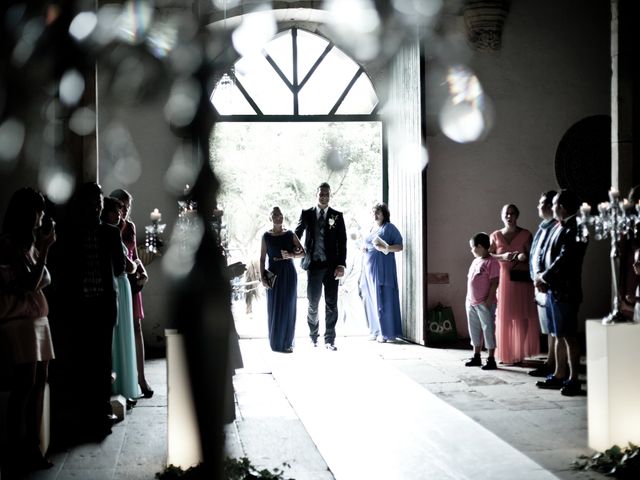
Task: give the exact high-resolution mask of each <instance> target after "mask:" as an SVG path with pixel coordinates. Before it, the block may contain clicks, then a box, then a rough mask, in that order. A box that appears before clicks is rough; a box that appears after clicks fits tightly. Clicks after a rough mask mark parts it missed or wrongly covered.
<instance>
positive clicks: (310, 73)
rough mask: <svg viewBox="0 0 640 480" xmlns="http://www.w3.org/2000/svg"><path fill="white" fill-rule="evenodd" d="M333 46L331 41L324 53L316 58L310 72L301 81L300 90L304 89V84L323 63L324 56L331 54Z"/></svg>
mask: <svg viewBox="0 0 640 480" xmlns="http://www.w3.org/2000/svg"><path fill="white" fill-rule="evenodd" d="M332 48H333V43H329V45H327V48H325V49H324V52H322V54H320V56H319V57H318V59H317V60H316V63H314V64H313V66H312V67H311V68H310V69H309V73H307V75H306V76H305V77H304V79H303V80H302V82H300V87H299V88H298V91H300V90H302V87H304V84H305V83H307V81H308V80H309V78H311V75H313V73H314V72H315V71H316V70H317V68H318V66H320V64H321V63H322V60H324V57H326V56H327V55H328V54H329V52H330V51H331V49H332Z"/></svg>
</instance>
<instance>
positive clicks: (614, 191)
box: [609, 187, 620, 203]
mask: <svg viewBox="0 0 640 480" xmlns="http://www.w3.org/2000/svg"><path fill="white" fill-rule="evenodd" d="M619 197H620V192H619V191H618V189H617V188H616V187H611V189H610V190H609V200H610V201H611V202H612V203H613V202H615V201H616V200H617V199H618V198H619Z"/></svg>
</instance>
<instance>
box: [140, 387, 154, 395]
mask: <svg viewBox="0 0 640 480" xmlns="http://www.w3.org/2000/svg"><path fill="white" fill-rule="evenodd" d="M151 397H153V390H151V389H150V388H149V387H147V388H142V398H151Z"/></svg>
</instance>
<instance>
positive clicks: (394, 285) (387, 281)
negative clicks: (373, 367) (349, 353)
mask: <svg viewBox="0 0 640 480" xmlns="http://www.w3.org/2000/svg"><path fill="white" fill-rule="evenodd" d="M372 215H373V219H374V223H373V226H372V227H371V231H370V232H369V235H368V236H367V238H366V239H365V246H364V252H365V255H364V256H365V261H364V270H363V275H362V299H363V301H364V308H365V313H366V316H367V321H368V322H369V331H370V333H371V339H376V340H378V342H386V341H387V340H395V339H396V338H398V337H402V322H401V318H400V292H399V291H398V274H397V272H396V259H395V252H400V251H402V235H401V234H400V232H399V231H398V229H397V228H396V226H395V225H394V224H392V223H391V222H390V221H389V217H390V215H389V208H388V207H387V205H386V204H384V203H378V204H376V205H375V206H374V207H373V209H372Z"/></svg>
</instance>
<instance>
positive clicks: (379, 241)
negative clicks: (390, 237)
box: [373, 235, 389, 255]
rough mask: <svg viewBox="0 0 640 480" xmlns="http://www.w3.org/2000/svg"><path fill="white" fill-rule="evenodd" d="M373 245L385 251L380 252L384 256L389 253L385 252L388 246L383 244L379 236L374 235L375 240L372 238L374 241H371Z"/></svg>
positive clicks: (385, 243)
mask: <svg viewBox="0 0 640 480" xmlns="http://www.w3.org/2000/svg"><path fill="white" fill-rule="evenodd" d="M373 244H374V245H377V246H379V247H382V248H384V249H385V251H384V252H382V253H384V254H385V255H386V254H387V253H389V251H388V250H387V249H388V248H389V244H388V243H387V242H385V241H384V240H383V239H382V238H381V237H380V235H376V238H374V239H373Z"/></svg>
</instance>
